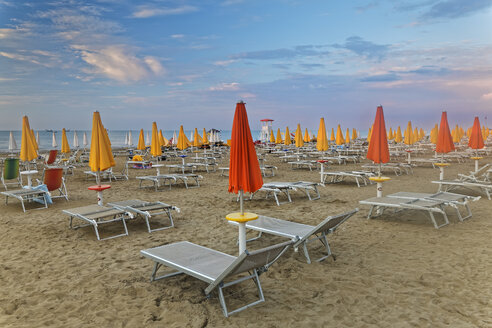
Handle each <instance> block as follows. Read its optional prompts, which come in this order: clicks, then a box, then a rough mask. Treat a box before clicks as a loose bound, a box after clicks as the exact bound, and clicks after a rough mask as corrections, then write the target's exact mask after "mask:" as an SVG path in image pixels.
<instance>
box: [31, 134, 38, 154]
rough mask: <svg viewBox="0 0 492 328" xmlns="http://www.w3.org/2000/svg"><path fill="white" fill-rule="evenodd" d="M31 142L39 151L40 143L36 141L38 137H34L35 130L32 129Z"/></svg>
mask: <svg viewBox="0 0 492 328" xmlns="http://www.w3.org/2000/svg"><path fill="white" fill-rule="evenodd" d="M31 140H32V142H33V143H34V148H36V151H37V150H38V149H39V146H38V142H37V141H36V137H35V136H34V130H33V129H31Z"/></svg>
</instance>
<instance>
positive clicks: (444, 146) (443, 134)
mask: <svg viewBox="0 0 492 328" xmlns="http://www.w3.org/2000/svg"><path fill="white" fill-rule="evenodd" d="M454 149H455V148H454V143H453V137H452V136H451V132H450V131H449V124H448V115H447V113H446V112H444V111H443V112H442V114H441V124H440V125H439V134H438V135H437V144H436V153H439V154H442V156H441V163H435V164H434V165H437V166H439V171H440V172H439V179H440V180H443V179H444V167H445V166H448V165H449V164H447V163H444V154H446V153H449V152H450V151H452V150H454Z"/></svg>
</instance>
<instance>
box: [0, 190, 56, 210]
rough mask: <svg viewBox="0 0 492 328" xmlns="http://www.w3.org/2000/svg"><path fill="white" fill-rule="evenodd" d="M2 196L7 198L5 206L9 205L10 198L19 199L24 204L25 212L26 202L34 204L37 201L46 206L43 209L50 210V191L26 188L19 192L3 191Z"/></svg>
mask: <svg viewBox="0 0 492 328" xmlns="http://www.w3.org/2000/svg"><path fill="white" fill-rule="evenodd" d="M1 194H2V195H4V196H5V204H6V205H8V202H9V197H12V198H15V199H18V200H19V201H20V202H21V204H22V210H23V211H24V212H25V211H26V207H25V206H24V201H28V202H33V201H36V202H38V203H41V204H42V205H44V207H43V208H48V199H47V197H48V191H47V190H45V189H40V188H29V189H28V188H24V189H18V190H10V191H2V192H1Z"/></svg>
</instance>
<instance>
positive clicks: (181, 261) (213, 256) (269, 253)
mask: <svg viewBox="0 0 492 328" xmlns="http://www.w3.org/2000/svg"><path fill="white" fill-rule="evenodd" d="M291 245H292V241H289V242H285V243H281V244H277V245H274V246H270V247H266V248H263V249H260V250H257V251H251V252H250V251H245V252H244V253H242V254H240V255H239V256H237V257H236V256H232V255H229V254H225V253H222V252H219V251H216V250H213V249H210V248H207V247H203V246H200V245H196V244H193V243H190V242H188V241H181V242H177V243H172V244H167V245H163V246H158V247H154V248H149V249H145V250H142V251H140V253H141V254H142V255H143V256H145V257H147V258H149V259H151V260H152V261H154V262H155V264H154V269H153V270H152V275H151V279H150V281H155V280H159V279H163V278H168V277H172V276H175V275H178V274H181V273H184V274H187V275H189V276H192V277H195V278H197V279H199V280H201V281H204V282H206V283H207V284H208V287H206V288H205V294H206V295H207V296H208V295H210V294H211V293H212V292H213V291H217V292H218V295H219V301H220V305H221V307H222V311H223V313H224V316H226V317H228V316H229V315H231V314H234V313H237V312H239V311H242V310H245V309H247V308H249V307H251V306H253V305H256V304H258V303H261V302H264V301H265V298H264V296H263V290H262V288H261V284H260V279H259V275H260V274H262V273H263V272H265V271H267V270H268V268H269V267H270V266H271V265H272V264H273V263H274V262H275V261H277V259H278V258H279V257H280V256H281V255H282V254H283V253H284V252H285V251H286V250H287V249H288V248H289V247H290V246H291ZM161 266H167V267H169V268H172V269H174V270H176V271H177V272H171V273H168V274H164V275H161V276H158V277H156V274H157V271H158V270H159V268H160V267H161ZM244 274H246V276H245V275H244ZM238 275H240V277H238V278H237V277H236V276H238ZM232 278H235V280H232V281H231V279H232ZM250 279H251V280H253V282H254V283H255V285H256V287H257V291H258V295H259V299H258V300H255V301H253V302H251V303H249V304H246V305H244V306H242V307H239V308H237V309H234V310H232V311H230V310H228V308H227V304H226V299H225V295H224V289H226V288H227V287H230V286H233V285H236V284H239V283H241V282H244V281H247V280H250Z"/></svg>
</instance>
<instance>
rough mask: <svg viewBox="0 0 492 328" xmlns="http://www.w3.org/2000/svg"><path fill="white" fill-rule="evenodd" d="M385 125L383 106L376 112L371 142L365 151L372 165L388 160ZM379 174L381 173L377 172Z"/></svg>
mask: <svg viewBox="0 0 492 328" xmlns="http://www.w3.org/2000/svg"><path fill="white" fill-rule="evenodd" d="M386 136H387V134H386V125H385V123H384V113H383V106H379V107H378V109H377V110H376V118H375V119H374V125H373V129H372V135H371V141H370V142H369V148H368V150H367V159H370V160H372V161H373V162H374V163H379V164H380V163H388V162H389V160H390V155H389V148H388V139H387V137H386ZM379 173H380V174H381V171H380V172H379Z"/></svg>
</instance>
